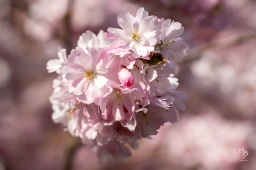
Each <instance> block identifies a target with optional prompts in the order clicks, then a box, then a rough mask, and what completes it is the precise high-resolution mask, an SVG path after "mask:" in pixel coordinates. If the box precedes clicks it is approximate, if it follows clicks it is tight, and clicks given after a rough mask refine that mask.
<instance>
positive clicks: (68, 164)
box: [63, 138, 82, 170]
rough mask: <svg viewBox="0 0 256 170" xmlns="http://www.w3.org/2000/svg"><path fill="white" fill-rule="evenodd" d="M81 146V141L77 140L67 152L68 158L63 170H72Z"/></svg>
mask: <svg viewBox="0 0 256 170" xmlns="http://www.w3.org/2000/svg"><path fill="white" fill-rule="evenodd" d="M81 146H82V142H81V139H80V138H79V139H75V140H74V142H73V143H72V144H71V146H70V147H69V149H68V151H67V158H66V161H65V165H64V167H63V170H72V167H73V162H74V158H75V154H76V152H77V150H78V149H79V148H80V147H81Z"/></svg>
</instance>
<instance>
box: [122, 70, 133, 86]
mask: <svg viewBox="0 0 256 170" xmlns="http://www.w3.org/2000/svg"><path fill="white" fill-rule="evenodd" d="M118 78H119V80H120V82H121V84H122V85H124V86H125V87H130V86H131V85H133V83H134V79H133V77H132V74H131V72H130V71H128V70H127V69H126V68H122V69H121V70H120V71H119V72H118Z"/></svg>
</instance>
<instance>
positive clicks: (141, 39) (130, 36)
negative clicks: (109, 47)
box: [108, 8, 156, 56]
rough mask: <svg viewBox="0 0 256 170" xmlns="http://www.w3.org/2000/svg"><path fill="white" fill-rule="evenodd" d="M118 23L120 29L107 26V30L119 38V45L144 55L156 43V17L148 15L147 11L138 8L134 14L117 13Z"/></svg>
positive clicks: (151, 49)
mask: <svg viewBox="0 0 256 170" xmlns="http://www.w3.org/2000/svg"><path fill="white" fill-rule="evenodd" d="M117 22H118V25H119V26H120V27H121V28H122V29H117V28H109V29H108V32H110V33H112V34H113V35H114V36H115V39H117V40H121V41H120V42H119V43H120V45H121V46H123V47H125V48H128V49H130V50H132V51H134V52H135V53H137V54H138V55H140V56H146V55H148V54H149V53H150V51H153V50H154V45H155V43H156V31H155V29H156V17H154V16H148V13H147V12H146V11H145V10H144V9H143V8H140V9H139V10H138V12H137V14H136V16H133V15H131V14H130V13H129V12H128V13H124V14H122V13H121V14H119V15H118V19H117Z"/></svg>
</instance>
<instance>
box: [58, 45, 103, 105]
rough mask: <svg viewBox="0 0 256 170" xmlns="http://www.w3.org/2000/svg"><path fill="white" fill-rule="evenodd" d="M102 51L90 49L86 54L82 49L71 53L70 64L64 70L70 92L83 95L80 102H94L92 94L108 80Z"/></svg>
mask: <svg viewBox="0 0 256 170" xmlns="http://www.w3.org/2000/svg"><path fill="white" fill-rule="evenodd" d="M101 54H102V53H101V51H97V50H95V49H93V48H92V49H90V50H89V51H88V54H86V53H85V52H84V51H83V50H82V49H81V48H77V49H75V50H72V51H71V54H70V55H69V58H68V64H67V65H65V66H64V67H63V69H62V72H63V73H64V74H65V77H66V78H67V80H68V81H69V92H70V93H73V94H75V95H81V96H80V97H79V100H81V101H83V102H84V103H86V104H90V103H92V102H93V97H92V93H93V91H97V90H98V89H99V88H101V87H103V86H104V85H105V84H106V83H107V81H108V79H107V78H106V77H105V74H106V73H107V69H106V68H105V67H104V64H105V63H104V61H105V60H103V59H102V56H101Z"/></svg>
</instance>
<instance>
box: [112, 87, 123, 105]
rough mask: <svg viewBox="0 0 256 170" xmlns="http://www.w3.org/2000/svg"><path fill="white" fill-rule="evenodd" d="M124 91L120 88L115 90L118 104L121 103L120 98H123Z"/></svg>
mask: <svg viewBox="0 0 256 170" xmlns="http://www.w3.org/2000/svg"><path fill="white" fill-rule="evenodd" d="M122 96H123V93H122V92H121V91H120V90H117V89H116V90H115V91H114V98H115V100H116V102H117V104H118V105H120V100H121V99H122Z"/></svg>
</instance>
